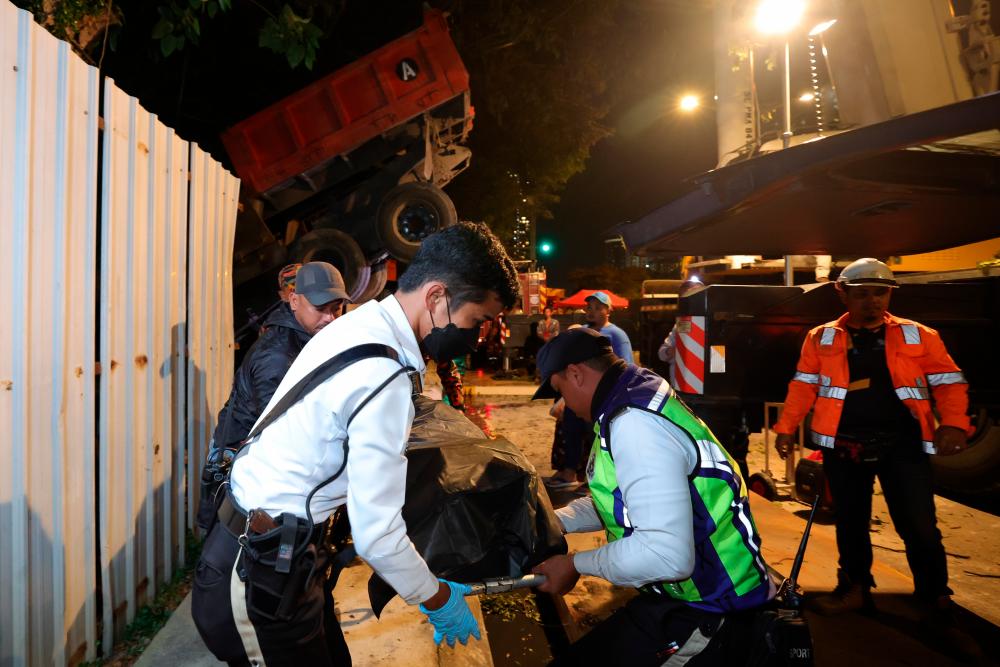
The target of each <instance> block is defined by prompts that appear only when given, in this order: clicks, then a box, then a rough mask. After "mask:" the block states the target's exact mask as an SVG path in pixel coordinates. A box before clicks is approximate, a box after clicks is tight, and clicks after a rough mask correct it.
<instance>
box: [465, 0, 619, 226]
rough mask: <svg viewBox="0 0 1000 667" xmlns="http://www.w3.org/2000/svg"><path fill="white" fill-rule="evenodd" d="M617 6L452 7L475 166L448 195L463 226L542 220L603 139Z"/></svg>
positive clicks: (518, 1)
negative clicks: (467, 87)
mask: <svg viewBox="0 0 1000 667" xmlns="http://www.w3.org/2000/svg"><path fill="white" fill-rule="evenodd" d="M619 5H620V2H619V1H617V0H551V1H548V2H536V1H534V0H495V1H491V2H482V1H481V0H455V1H454V2H451V3H448V4H447V5H446V8H447V9H448V10H449V11H450V12H451V18H452V23H453V28H452V34H453V36H454V38H455V41H456V43H457V46H458V49H459V52H460V53H461V55H462V59H463V61H464V62H465V64H466V67H467V68H468V69H469V73H470V77H471V87H472V97H473V103H474V105H475V107H476V130H475V132H473V135H472V140H471V143H472V149H473V156H474V157H473V166H472V168H471V169H470V170H469V172H468V174H467V175H465V176H462V177H460V178H459V179H457V180H456V182H455V183H454V184H453V185H451V186H449V192H451V194H452V196H453V197H454V198H455V199H456V203H457V204H458V206H459V210H460V211H462V213H463V215H464V216H466V217H470V218H474V219H482V220H484V221H486V222H487V223H488V224H490V226H491V227H493V228H494V229H495V230H497V231H498V232H499V233H500V234H501V235H505V236H506V235H509V233H510V231H511V227H512V225H513V222H514V218H515V212H516V213H517V214H520V215H527V216H528V217H529V218H532V219H534V220H537V219H538V218H540V217H549V216H551V213H552V208H553V206H554V205H555V204H556V202H558V200H559V195H560V193H561V192H562V190H563V188H564V187H565V185H566V182H567V181H568V180H569V179H570V178H571V177H572V176H573V175H575V174H576V173H578V172H580V171H582V170H583V169H584V167H585V165H586V161H587V158H588V156H589V154H590V149H591V148H592V147H593V145H594V144H595V143H597V142H598V141H599V140H601V139H602V138H604V137H606V136H608V135H609V134H610V131H611V130H610V128H609V127H608V126H607V125H605V123H604V119H605V117H606V116H607V113H608V111H609V109H610V99H609V88H610V81H611V80H612V79H613V77H614V75H615V73H616V72H619V71H620V70H621V67H622V64H621V61H620V60H619V59H618V58H619V57H620V55H621V54H620V52H618V48H619V47H620V45H621V40H620V37H619V35H618V33H617V31H616V30H615V12H616V10H617V8H618V6H619Z"/></svg>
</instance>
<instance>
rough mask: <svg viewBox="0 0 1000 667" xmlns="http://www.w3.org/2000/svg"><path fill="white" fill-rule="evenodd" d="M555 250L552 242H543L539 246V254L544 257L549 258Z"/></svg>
mask: <svg viewBox="0 0 1000 667" xmlns="http://www.w3.org/2000/svg"><path fill="white" fill-rule="evenodd" d="M554 250H555V246H554V245H552V242H551V241H542V242H541V243H539V244H538V254H539V255H541V256H542V257H548V256H549V255H551V254H552V253H553V251H554Z"/></svg>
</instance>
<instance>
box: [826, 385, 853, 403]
mask: <svg viewBox="0 0 1000 667" xmlns="http://www.w3.org/2000/svg"><path fill="white" fill-rule="evenodd" d="M819 396H820V398H836V399H840V400H841V401H842V400H844V399H845V398H847V388H846V387H820V388H819Z"/></svg>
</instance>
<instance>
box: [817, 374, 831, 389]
mask: <svg viewBox="0 0 1000 667" xmlns="http://www.w3.org/2000/svg"><path fill="white" fill-rule="evenodd" d="M819 383H820V384H821V385H823V386H824V387H829V386H830V376H829V375H820V376H819Z"/></svg>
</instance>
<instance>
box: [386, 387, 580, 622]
mask: <svg viewBox="0 0 1000 667" xmlns="http://www.w3.org/2000/svg"><path fill="white" fill-rule="evenodd" d="M406 457H407V459H408V467H407V473H406V502H405V504H404V506H403V519H404V521H405V522H406V528H407V533H408V534H409V536H410V539H411V540H412V541H413V544H414V546H415V547H416V549H417V551H418V552H420V555H421V556H423V557H424V560H426V561H427V565H428V566H429V567H430V569H431V571H432V572H434V574H436V575H437V576H439V577H442V578H445V579H449V580H452V581H459V582H470V581H479V580H482V579H484V578H488V577H503V576H519V575H521V574H523V573H526V572H528V571H530V570H531V568H532V567H533V566H535V565H536V564H538V563H540V562H542V561H543V560H545V559H546V558H548V557H550V556H553V555H556V554H564V553H566V552H567V546H566V540H565V538H564V537H563V535H562V530H561V528H560V524H559V520H558V519H557V518H556V516H555V512H554V511H553V510H552V505H551V503H550V502H549V498H548V495H547V494H546V492H545V491H544V489H543V488H542V486H541V485H540V484H539V480H538V474H537V473H536V472H535V468H534V466H532V465H531V463H530V462H528V459H527V458H525V456H524V454H522V453H521V451H520V450H519V449H518V448H517V446H515V445H514V444H513V443H511V442H510V441H508V440H505V439H504V438H496V439H494V440H490V439H488V438H486V436H485V435H484V434H483V432H482V431H481V430H480V429H479V428H478V427H477V426H476V425H475V424H473V423H472V422H471V421H469V420H468V419H467V418H466V417H465V415H463V414H462V413H460V412H458V411H457V410H454V409H452V408H451V407H449V406H447V405H445V404H443V403H441V402H439V401H432V400H430V399H426V398H423V397H420V398H418V399H417V402H416V416H415V417H414V420H413V428H412V429H411V433H410V441H409V444H408V446H407V451H406ZM368 594H369V598H370V600H371V603H372V609H373V610H374V612H375V614H376V616H377V615H379V614H380V613H381V611H382V609H383V608H384V607H385V605H386V604H388V602H389V600H391V599H392V597H393V596H394V595H395V594H396V593H395V591H394V590H393V589H392V587H391V586H389V585H388V584H387V583H385V582H384V581H383V580H382V579H381V578H379V577H378V576H377V575H372V578H371V579H370V580H369V582H368Z"/></svg>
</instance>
